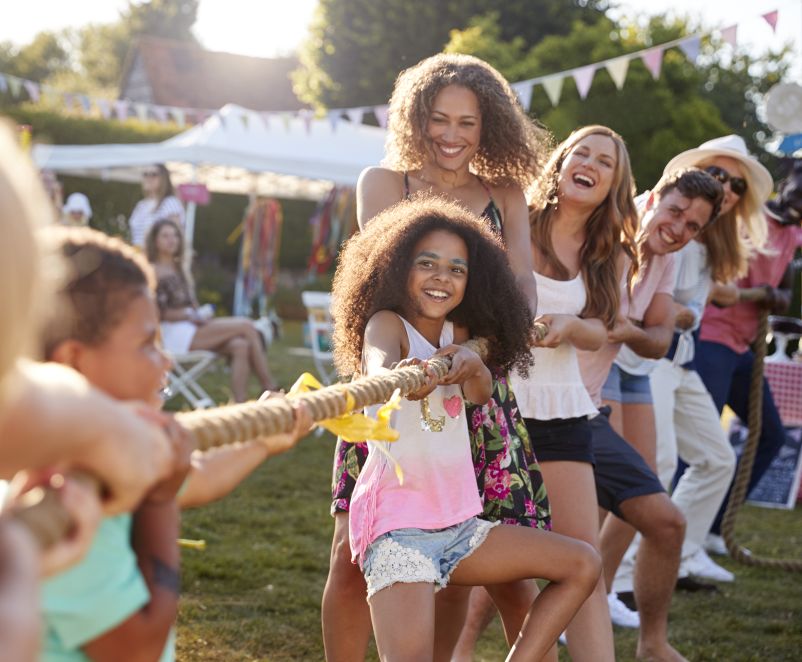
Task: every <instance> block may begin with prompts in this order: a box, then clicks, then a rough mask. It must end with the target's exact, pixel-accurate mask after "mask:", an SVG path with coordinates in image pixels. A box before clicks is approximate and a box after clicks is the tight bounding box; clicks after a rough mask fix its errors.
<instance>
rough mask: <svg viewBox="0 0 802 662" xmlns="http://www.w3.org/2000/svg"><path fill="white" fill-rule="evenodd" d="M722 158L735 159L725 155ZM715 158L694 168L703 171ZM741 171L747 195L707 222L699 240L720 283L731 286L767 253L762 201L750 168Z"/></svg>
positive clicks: (766, 229) (701, 162) (703, 161)
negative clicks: (751, 260) (757, 255)
mask: <svg viewBox="0 0 802 662" xmlns="http://www.w3.org/2000/svg"><path fill="white" fill-rule="evenodd" d="M722 156H727V157H728V158H732V157H731V156H730V155H729V154H726V153H722ZM714 159H715V157H710V158H706V159H703V160H701V161H699V162H698V163H694V164H693V165H694V166H695V167H697V168H700V169H702V170H704V169H705V168H706V167H707V166H709V165H712V163H713V160H714ZM742 170H743V176H744V178H745V179H746V181H747V184H748V186H747V189H746V193H744V195H742V196H741V197H740V199H739V200H738V202H737V204H736V205H735V206H734V207H733V208H732V209H730V210H729V211H728V212H727V213H726V214H720V215H719V216H718V217H717V218H716V219H715V220H714V221H713V222H711V223H708V225H707V226H705V228H704V231H703V232H702V233H701V235H699V239H698V241H700V242H701V243H702V244H704V246H705V248H707V260H708V264H709V265H710V269H711V273H712V277H713V280H714V281H716V282H717V283H728V282H730V281H733V280H736V279H737V278H740V277H741V276H744V275H746V272H747V270H748V269H749V260H750V259H751V258H752V257H753V256H754V255H755V254H756V253H766V250H767V249H766V240H767V239H768V226H767V225H766V217H765V216H764V215H763V201H762V200H759V199H758V197H757V195H755V189H754V181H753V180H752V177H751V175H750V171H749V169H748V168H743V169H742Z"/></svg>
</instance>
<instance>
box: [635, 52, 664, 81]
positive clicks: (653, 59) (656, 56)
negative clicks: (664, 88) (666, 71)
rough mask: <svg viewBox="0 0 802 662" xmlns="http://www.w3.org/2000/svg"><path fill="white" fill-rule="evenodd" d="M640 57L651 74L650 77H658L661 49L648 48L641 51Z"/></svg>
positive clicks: (661, 56) (660, 64) (661, 57)
mask: <svg viewBox="0 0 802 662" xmlns="http://www.w3.org/2000/svg"><path fill="white" fill-rule="evenodd" d="M640 57H641V60H643V64H645V65H646V68H647V69H648V70H649V73H650V74H651V75H652V78H654V79H655V80H657V79H658V78H660V67H661V66H662V64H663V49H662V48H650V49H649V50H648V51H644V52H643V53H641V55H640Z"/></svg>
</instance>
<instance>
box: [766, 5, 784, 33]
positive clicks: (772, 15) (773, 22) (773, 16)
mask: <svg viewBox="0 0 802 662" xmlns="http://www.w3.org/2000/svg"><path fill="white" fill-rule="evenodd" d="M762 16H763V18H764V19H765V21H766V23H768V24H769V25H770V26H771V31H772V32H774V33H776V32H777V18H778V17H779V16H780V12H778V11H777V10H776V9H775V10H774V11H770V12H768V13H766V14H762Z"/></svg>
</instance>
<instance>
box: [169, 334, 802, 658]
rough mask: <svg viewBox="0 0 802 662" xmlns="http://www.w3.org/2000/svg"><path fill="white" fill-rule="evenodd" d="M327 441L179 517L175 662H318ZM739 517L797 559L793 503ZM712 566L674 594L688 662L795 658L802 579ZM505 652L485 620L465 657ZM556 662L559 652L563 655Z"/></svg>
mask: <svg viewBox="0 0 802 662" xmlns="http://www.w3.org/2000/svg"><path fill="white" fill-rule="evenodd" d="M300 344H301V343H300V325H299V324H287V325H285V335H284V337H283V338H282V339H281V340H280V341H278V342H276V343H275V344H274V345H273V346H272V347H271V348H270V354H269V359H270V364H271V368H272V369H273V370H274V373H275V375H276V377H277V379H278V380H279V382H280V383H281V384H282V386H284V387H285V388H288V387H289V386H290V385H291V384H292V382H293V381H294V380H295V378H296V377H297V376H298V375H299V374H300V373H301V372H303V371H304V370H308V371H313V367H312V361H311V358H309V357H306V356H299V355H297V354H293V353H290V351H289V350H290V349H291V348H294V347H298V346H299V345H300ZM203 383H204V385H205V386H207V387H208V389H209V391H210V393H211V394H212V395H213V396H214V397H216V398H218V399H219V400H220V401H225V400H227V399H228V397H229V392H228V389H227V386H226V384H227V375H226V374H225V373H224V372H223V371H222V370H221V371H219V372H218V373H216V374H211V375H209V376H208V378H207V379H205V380H204V381H203ZM254 395H256V392H254ZM171 404H172V405H173V407H175V406H176V404H175V403H171ZM333 448H334V439H333V438H332V437H331V435H329V434H328V433H326V434H324V435H322V436H320V437H317V436H314V435H310V436H309V437H307V438H306V439H304V440H303V441H301V443H300V444H299V445H298V446H297V447H296V448H294V449H293V450H292V451H290V452H288V453H286V454H285V455H282V456H279V457H277V458H274V459H271V460H269V461H268V462H267V463H265V464H264V465H263V466H262V467H260V468H259V469H258V470H257V471H256V472H255V473H254V474H253V475H252V476H251V477H250V478H249V479H248V480H247V481H245V483H243V485H241V486H240V487H239V488H238V489H237V490H236V491H235V492H234V493H233V494H232V495H230V496H229V497H228V498H226V499H224V500H222V501H220V502H218V503H216V504H212V505H210V506H206V507H204V508H200V509H196V510H192V511H187V512H186V513H185V515H184V521H183V527H182V528H183V531H182V535H183V537H186V538H193V539H203V540H205V541H206V543H207V549H206V550H205V551H195V550H191V549H185V550H184V551H183V560H182V563H183V573H182V574H183V595H182V599H181V606H180V612H179V617H178V659H179V660H203V661H206V660H220V661H223V660H225V661H226V662H228V661H234V660H263V661H268V660H269V661H271V662H274V661H275V662H278V661H288V660H293V661H296V660H309V661H318V660H322V659H323V644H322V640H321V634H320V598H321V594H322V591H323V585H324V583H325V580H326V572H327V568H328V559H329V545H330V541H331V533H332V519H331V517H330V516H329V514H328V508H329V482H330V474H331V459H332V452H333ZM742 513H743V514H742V515H741V516H740V517H739V528H738V531H739V535H740V536H741V537H742V539H743V542H744V544H746V545H747V546H748V547H749V548H750V549H751V550H752V551H753V552H754V553H756V554H763V555H767V556H772V557H779V556H783V557H798V558H802V511H800V509H799V508H797V509H796V510H795V511H793V512H789V511H779V510H767V509H762V508H754V507H747V508H745V509H744V510H743V511H742ZM722 564H723V565H724V566H725V567H727V568H728V569H730V570H732V571H733V572H735V573H736V575H737V580H736V581H735V583H734V584H731V585H724V584H722V585H721V591H720V593H719V594H716V595H700V594H677V595H676V596H675V598H674V602H673V604H672V610H671V624H670V635H671V640H672V642H673V643H674V645H675V646H676V647H677V648H678V649H679V650H680V651H681V652H682V653H683V654H685V655H686V656H687V657H688V658H689V659H690V660H699V661H702V660H704V661H707V660H724V661H728V662H729V661H737V660H743V661H747V660H768V661H772V662H773V661H780V660H787V661H788V662H791V661H793V662H797V661H798V660H802V575H800V574H789V573H785V572H782V571H778V570H765V569H759V568H750V567H745V566H741V565H737V564H736V563H734V562H733V561H730V560H724V561H723V562H722ZM615 637H616V651H617V658H618V659H619V660H621V661H624V662H625V661H627V660H634V651H635V643H636V634H635V631H633V630H620V629H616V633H615ZM504 655H505V646H504V641H503V636H502V632H501V628H500V626H499V624H498V622H497V621H496V622H495V623H494V624H493V625H491V627H490V629H489V630H488V631H487V633H486V634H485V636H484V637H483V638H482V640H481V641H480V644H479V647H478V650H477V655H476V658H475V659H476V660H487V661H495V660H501V659H503V658H504ZM370 659H373V660H375V659H376V657H375V652H372V653H371V657H370ZM560 659H561V660H567V659H568V656H567V654H566V653H565V651H564V650H563V651H561V656H560Z"/></svg>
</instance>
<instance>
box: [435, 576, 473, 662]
mask: <svg viewBox="0 0 802 662" xmlns="http://www.w3.org/2000/svg"><path fill="white" fill-rule="evenodd" d="M470 595H471V588H470V587H469V586H447V587H446V588H444V589H443V590H442V591H440V592H438V593H437V596H436V597H435V600H434V633H435V637H434V659H435V662H449V660H451V659H452V656H451V654H452V651H453V650H454V646H455V645H456V643H457V639H459V636H460V632H461V631H462V626H463V625H464V624H465V616H466V614H467V612H468V601H469V599H470Z"/></svg>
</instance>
